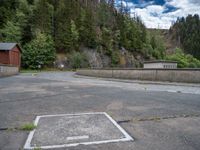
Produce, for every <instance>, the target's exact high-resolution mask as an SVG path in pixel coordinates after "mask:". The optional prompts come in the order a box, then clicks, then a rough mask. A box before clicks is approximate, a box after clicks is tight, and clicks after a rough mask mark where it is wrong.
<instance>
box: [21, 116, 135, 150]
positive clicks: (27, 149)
mask: <svg viewBox="0 0 200 150" xmlns="http://www.w3.org/2000/svg"><path fill="white" fill-rule="evenodd" d="M98 114H101V115H105V116H106V117H107V118H108V119H109V120H110V121H111V122H112V124H114V126H116V127H117V128H118V129H119V130H120V132H121V133H122V134H123V135H124V137H123V138H119V139H111V140H102V141H93V142H80V143H72V144H62V145H49V146H41V147H40V148H41V149H55V148H65V147H74V146H78V145H80V144H81V145H92V144H103V143H113V142H125V141H134V139H133V138H132V137H131V136H130V135H129V134H128V133H127V132H126V131H125V130H124V129H123V128H122V127H121V126H120V125H119V124H118V123H117V122H116V121H115V120H114V119H113V118H112V117H111V116H109V115H108V114H107V113H106V112H94V113H80V114H57V115H42V116H37V117H36V119H35V121H34V125H35V126H37V125H38V123H39V120H40V118H43V117H56V116H69V118H77V117H80V116H83V115H98ZM35 131H36V129H34V130H33V131H31V132H30V133H29V135H28V138H27V140H26V143H25V145H24V149H25V150H33V149H35V148H36V147H32V146H31V141H32V139H33V136H34V133H35ZM67 138H68V140H77V139H87V138H89V136H87V135H84V136H74V137H67Z"/></svg>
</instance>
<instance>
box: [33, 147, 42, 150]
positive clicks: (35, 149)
mask: <svg viewBox="0 0 200 150" xmlns="http://www.w3.org/2000/svg"><path fill="white" fill-rule="evenodd" d="M33 150H42V149H41V148H39V147H37V148H34V149H33Z"/></svg>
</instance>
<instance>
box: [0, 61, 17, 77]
mask: <svg viewBox="0 0 200 150" xmlns="http://www.w3.org/2000/svg"><path fill="white" fill-rule="evenodd" d="M18 73H19V68H18V67H15V66H9V65H2V64H0V77H3V76H11V75H15V74H18Z"/></svg>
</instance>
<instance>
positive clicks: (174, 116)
mask: <svg viewBox="0 0 200 150" xmlns="http://www.w3.org/2000/svg"><path fill="white" fill-rule="evenodd" d="M73 75H74V73H72V72H46V73H39V74H20V75H18V76H13V77H7V78H0V129H1V130H0V149H1V150H18V149H23V146H24V144H25V141H26V139H27V137H28V133H29V132H27V131H20V130H4V129H6V128H8V129H10V128H14V127H21V126H22V125H24V124H26V123H31V122H33V121H34V120H35V117H36V116H39V115H54V114H73V113H88V112H106V113H108V114H109V115H110V116H111V117H112V118H113V119H114V120H115V121H117V122H118V124H119V125H120V126H121V127H122V128H123V129H125V130H126V131H127V133H128V134H129V135H130V136H132V137H133V138H134V139H135V141H134V142H133V141H129V142H117V143H106V144H97V145H96V144H95V145H79V146H76V147H68V148H61V149H69V150H100V149H102V150H117V149H119V150H122V149H123V150H199V149H200V142H199V139H200V85H194V86H193V85H162V84H142V83H128V82H127V81H126V82H121V81H120V82H118V81H107V80H103V79H95V78H76V77H74V76H73Z"/></svg>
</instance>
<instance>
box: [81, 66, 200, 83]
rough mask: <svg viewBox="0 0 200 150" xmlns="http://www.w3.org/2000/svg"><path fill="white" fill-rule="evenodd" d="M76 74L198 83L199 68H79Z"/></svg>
mask: <svg viewBox="0 0 200 150" xmlns="http://www.w3.org/2000/svg"><path fill="white" fill-rule="evenodd" d="M77 74H78V75H85V76H93V77H104V78H118V79H133V80H149V81H169V82H185V83H200V69H81V70H78V71H77Z"/></svg>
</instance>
